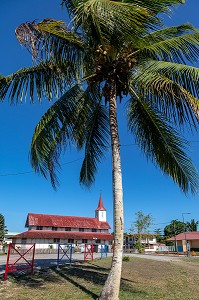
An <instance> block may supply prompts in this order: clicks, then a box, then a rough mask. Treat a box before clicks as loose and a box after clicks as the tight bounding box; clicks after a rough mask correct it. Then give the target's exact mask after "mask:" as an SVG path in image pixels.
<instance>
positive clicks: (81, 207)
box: [0, 0, 199, 232]
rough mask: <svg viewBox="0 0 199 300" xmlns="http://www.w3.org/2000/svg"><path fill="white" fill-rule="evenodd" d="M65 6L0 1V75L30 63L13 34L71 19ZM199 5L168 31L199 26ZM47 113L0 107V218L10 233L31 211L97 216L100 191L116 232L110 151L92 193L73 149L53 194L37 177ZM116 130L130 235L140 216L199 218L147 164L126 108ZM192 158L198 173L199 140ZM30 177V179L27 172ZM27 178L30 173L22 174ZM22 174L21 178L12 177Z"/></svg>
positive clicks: (160, 221) (192, 3)
mask: <svg viewBox="0 0 199 300" xmlns="http://www.w3.org/2000/svg"><path fill="white" fill-rule="evenodd" d="M60 2H61V1H60V0H42V1H41V0H34V1H30V0H19V1H15V0H1V1H0V40H1V47H0V51H1V55H0V73H2V74H3V75H7V74H10V73H12V72H15V71H17V70H18V69H19V68H22V67H25V66H30V65H31V56H30V54H29V53H28V52H27V50H26V49H25V48H22V47H21V46H20V45H19V43H18V42H17V40H16V38H15V28H16V27H17V26H18V25H20V24H21V23H23V22H26V21H32V20H35V19H37V20H41V19H43V18H47V17H51V18H55V19H61V20H65V21H67V14H66V11H65V10H64V9H62V8H61V6H60ZM198 9H199V3H198V0H188V1H186V5H182V6H180V7H176V8H175V9H174V11H173V14H171V15H170V17H165V22H166V24H167V25H170V26H171V25H178V24H182V23H186V22H191V23H192V24H193V25H194V26H195V27H199V19H198ZM48 107H49V103H48V102H47V101H46V100H44V101H43V103H42V104H39V103H38V102H37V100H35V104H34V105H31V104H29V102H28V100H27V102H26V103H23V104H19V105H12V106H10V105H9V103H8V101H4V103H0V128H1V130H0V199H1V201H0V213H2V214H3V215H4V216H5V220H6V225H7V227H8V230H9V231H17V232H20V231H24V224H25V220H26V216H27V213H28V212H32V213H46V214H58V215H73V216H75V215H76V216H88V217H93V216H94V210H95V208H96V207H97V204H98V200H99V196H100V191H101V192H102V197H103V200H104V205H105V207H106V209H107V216H108V221H109V223H110V225H111V226H112V222H113V221H112V220H113V217H112V211H113V210H112V181H111V173H112V172H111V153H110V151H109V152H107V157H106V159H105V160H104V161H103V162H102V164H101V165H100V166H99V170H98V174H97V176H96V182H95V184H94V185H93V186H92V187H91V189H90V190H87V189H85V188H82V187H81V186H80V185H79V181H78V179H79V169H80V166H81V158H82V156H83V154H82V153H77V152H76V150H75V149H73V148H72V149H71V150H70V151H69V152H67V153H66V154H65V155H64V156H63V158H62V159H61V162H62V164H63V167H62V171H61V173H60V176H59V178H60V182H61V185H60V187H59V189H58V190H57V191H54V190H53V188H52V187H51V184H50V182H49V181H46V180H45V179H44V178H43V177H41V176H39V175H37V174H34V173H33V172H32V170H31V166H30V163H29V159H28V155H29V146H30V143H31V137H32V133H33V130H34V127H35V126H36V124H37V122H38V121H39V119H40V117H41V116H42V114H43V113H44V112H45V110H46V109H47V108H48ZM119 125H120V132H121V137H120V138H121V144H122V145H123V146H122V147H121V154H122V168H123V185H124V209H125V230H126V231H128V229H129V228H130V226H131V223H132V222H133V221H135V213H136V212H137V211H138V210H142V211H143V212H144V213H145V214H148V213H151V214H152V217H153V219H154V225H153V226H151V231H152V232H153V230H154V229H155V228H163V227H164V226H165V225H166V224H168V223H169V222H170V220H172V219H178V220H182V213H183V212H190V213H191V214H190V215H185V219H186V220H187V221H188V220H190V219H191V218H195V219H196V220H199V197H198V198H193V197H192V196H189V197H186V196H185V195H184V194H182V193H181V192H180V190H179V188H178V187H177V186H175V185H174V183H173V182H172V180H171V179H169V178H168V177H166V176H164V175H162V172H161V171H160V170H159V169H158V168H156V167H154V166H153V165H152V164H151V163H150V162H147V161H146V159H145V158H144V156H143V155H142V154H141V152H140V150H139V149H138V147H137V146H136V145H132V144H134V139H133V137H132V136H130V135H129V134H128V132H127V127H126V121H125V107H124V105H121V106H120V110H119ZM188 140H189V141H191V143H190V156H191V157H192V159H193V161H194V164H195V166H196V167H197V168H198V169H199V162H198V159H199V153H198V149H199V136H198V135H195V136H188ZM26 172H28V173H26ZM18 173H25V174H18ZM15 174H18V175H15Z"/></svg>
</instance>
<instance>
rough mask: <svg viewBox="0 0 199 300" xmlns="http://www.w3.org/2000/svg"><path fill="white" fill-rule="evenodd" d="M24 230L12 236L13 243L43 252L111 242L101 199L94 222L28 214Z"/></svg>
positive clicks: (71, 217)
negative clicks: (26, 245) (34, 244)
mask: <svg viewBox="0 0 199 300" xmlns="http://www.w3.org/2000/svg"><path fill="white" fill-rule="evenodd" d="M25 226H26V227H27V228H28V231H25V232H22V233H20V234H17V235H15V236H14V237H13V243H16V244H21V243H36V248H42V249H44V248H49V246H50V245H53V246H54V247H55V246H56V244H58V243H61V244H67V243H72V244H75V245H76V246H78V245H80V244H84V243H93V242H95V243H98V244H100V243H102V244H110V243H111V242H112V240H113V236H112V235H111V234H110V233H109V229H110V225H109V224H108V222H107V221H106V209H105V208H104V204H103V201H102V196H101V195H100V199H99V203H98V207H97V208H96V210H95V218H89V217H76V216H56V215H46V214H33V213H29V214H28V216H27V220H26V224H25Z"/></svg>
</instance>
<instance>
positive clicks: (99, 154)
mask: <svg viewBox="0 0 199 300" xmlns="http://www.w3.org/2000/svg"><path fill="white" fill-rule="evenodd" d="M84 97H85V99H86V103H87V104H89V113H87V119H86V122H85V127H84V140H85V157H84V160H83V164H82V168H81V171H80V182H81V183H83V184H84V185H86V186H90V185H91V184H92V183H93V182H94V180H95V174H96V171H97V164H98V163H99V162H100V161H101V159H102V158H103V157H104V152H105V150H107V145H108V142H109V114H108V109H107V107H106V106H104V105H102V104H101V97H100V95H99V91H98V90H97V89H96V88H95V89H94V88H92V89H91V88H88V90H87V91H86V92H85V94H84Z"/></svg>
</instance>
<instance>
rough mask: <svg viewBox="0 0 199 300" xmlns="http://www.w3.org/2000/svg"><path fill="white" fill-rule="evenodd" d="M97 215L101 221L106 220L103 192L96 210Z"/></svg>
mask: <svg viewBox="0 0 199 300" xmlns="http://www.w3.org/2000/svg"><path fill="white" fill-rule="evenodd" d="M95 217H96V218H97V219H98V220H99V221H100V222H106V208H104V204H103V201H102V195H101V194H100V199H99V203H98V207H97V208H96V210H95Z"/></svg>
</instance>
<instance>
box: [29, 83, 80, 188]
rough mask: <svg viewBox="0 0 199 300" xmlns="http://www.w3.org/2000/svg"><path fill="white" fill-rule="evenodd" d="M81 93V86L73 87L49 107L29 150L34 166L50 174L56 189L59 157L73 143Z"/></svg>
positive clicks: (36, 129) (45, 174)
mask: <svg viewBox="0 0 199 300" xmlns="http://www.w3.org/2000/svg"><path fill="white" fill-rule="evenodd" d="M82 95H83V90H82V89H81V88H80V87H79V85H75V86H74V87H72V88H71V89H70V90H69V91H67V92H66V93H65V94H64V95H63V96H62V97H61V98H60V99H59V100H57V101H56V102H55V103H54V104H53V105H52V106H51V107H50V108H49V109H48V110H47V112H46V113H45V114H44V116H43V117H42V118H41V120H40V121H39V123H38V125H37V126H36V128H35V131H34V134H33V138H32V143H31V151H30V160H31V164H32V167H33V169H34V170H35V172H38V173H41V174H42V175H43V176H44V177H45V178H48V175H50V179H51V182H52V185H53V187H54V188H55V187H56V185H57V184H58V180H57V176H56V171H57V170H58V169H59V168H60V165H59V162H58V160H59V157H60V155H61V153H62V151H63V150H64V149H65V148H66V147H67V146H68V145H70V143H71V142H74V136H73V127H74V123H75V121H74V118H75V116H76V115H75V112H76V110H77V103H78V101H79V99H80V98H81V97H82Z"/></svg>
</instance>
